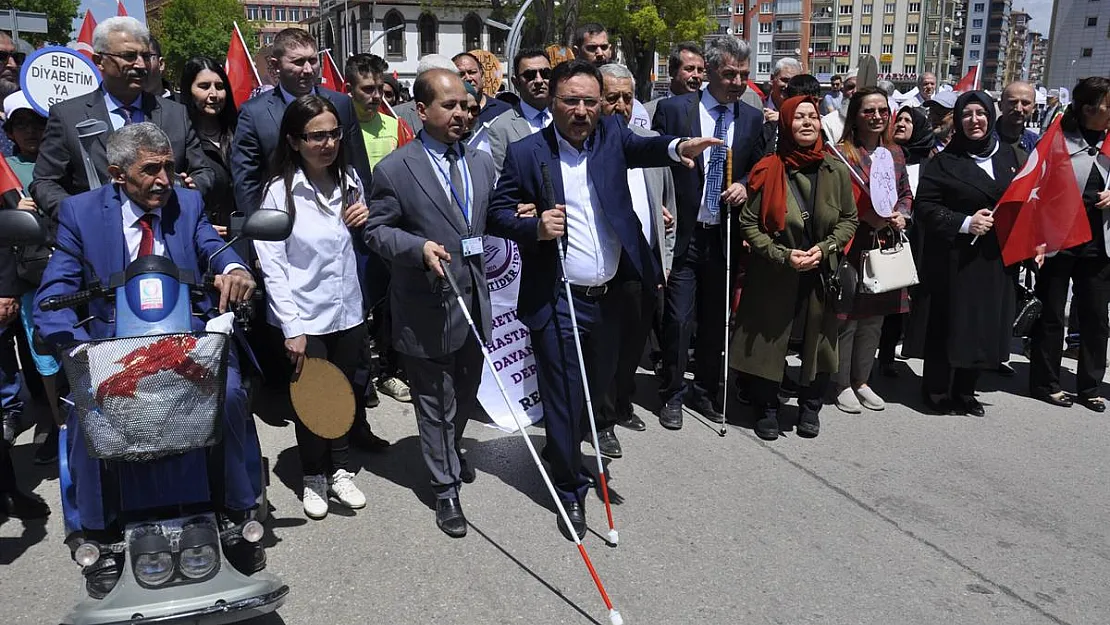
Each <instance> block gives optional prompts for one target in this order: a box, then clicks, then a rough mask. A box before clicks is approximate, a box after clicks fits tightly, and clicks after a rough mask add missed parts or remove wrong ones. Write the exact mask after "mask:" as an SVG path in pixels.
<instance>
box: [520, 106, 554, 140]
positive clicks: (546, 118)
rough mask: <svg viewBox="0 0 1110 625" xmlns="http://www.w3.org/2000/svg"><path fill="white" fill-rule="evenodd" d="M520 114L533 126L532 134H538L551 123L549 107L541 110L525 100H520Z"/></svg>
mask: <svg viewBox="0 0 1110 625" xmlns="http://www.w3.org/2000/svg"><path fill="white" fill-rule="evenodd" d="M520 114H521V115H523V116H524V119H526V120H528V125H529V126H531V127H532V134H536V133H537V132H539V131H541V130H543V129H544V128H547V127H548V126H550V125H551V111H549V110H547V109H543V110H542V111H541V110H540V109H537V108H533V107H532V105H530V104H528V103H527V102H525V101H524V100H521V101H520Z"/></svg>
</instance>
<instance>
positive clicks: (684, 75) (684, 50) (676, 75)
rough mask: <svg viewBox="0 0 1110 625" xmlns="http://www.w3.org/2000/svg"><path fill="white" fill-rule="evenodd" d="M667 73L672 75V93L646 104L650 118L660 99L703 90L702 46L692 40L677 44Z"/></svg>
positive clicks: (669, 60)
mask: <svg viewBox="0 0 1110 625" xmlns="http://www.w3.org/2000/svg"><path fill="white" fill-rule="evenodd" d="M667 73H668V74H670V77H671V85H670V93H668V94H667V95H665V96H663V97H661V98H656V99H654V100H652V101H651V102H648V103H646V104H644V110H646V111H647V116H648V119H651V118H652V117H654V116H655V107H657V106H658V105H659V101H660V100H663V99H665V98H668V97H670V96H675V95H685V94H687V93H694V92H695V91H701V83H702V81H704V80H705V53H704V52H702V49H701V46H699V45H698V44H696V43H694V42H692V41H684V42H682V43H680V44H678V45H676V46H675V47H674V49H673V50H671V56H670V58H669V59H667Z"/></svg>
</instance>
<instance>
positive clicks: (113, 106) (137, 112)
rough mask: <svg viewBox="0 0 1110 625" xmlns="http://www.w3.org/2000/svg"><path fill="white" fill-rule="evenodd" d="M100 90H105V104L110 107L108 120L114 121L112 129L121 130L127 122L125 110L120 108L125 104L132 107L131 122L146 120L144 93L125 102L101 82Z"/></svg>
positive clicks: (136, 122)
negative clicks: (127, 102) (118, 98)
mask: <svg viewBox="0 0 1110 625" xmlns="http://www.w3.org/2000/svg"><path fill="white" fill-rule="evenodd" d="M100 90H101V91H103V92H104V106H105V107H106V108H107V109H108V120H109V121H111V122H112V130H119V129H120V128H123V126H124V125H125V124H126V123H127V118H126V117H124V115H123V112H122V111H121V110H120V109H121V108H123V107H124V106H130V107H131V123H132V124H138V123H140V122H145V121H146V115H145V114H144V113H143V94H141V93H140V94H139V95H138V97H136V98H135V99H134V100H133V101H132V102H130V103H129V104H124V103H123V102H120V101H119V100H117V99H116V97H115V96H113V95H112V94H110V93H108V90H107V89H105V88H104V85H103V84H101V86H100Z"/></svg>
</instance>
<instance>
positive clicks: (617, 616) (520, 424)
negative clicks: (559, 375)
mask: <svg viewBox="0 0 1110 625" xmlns="http://www.w3.org/2000/svg"><path fill="white" fill-rule="evenodd" d="M439 267H440V269H442V270H443V275H444V276H446V277H447V283H448V284H450V285H451V291H452V292H453V293H454V294H455V301H456V302H457V303H458V304H459V309H460V310H462V314H463V317H465V318H466V323H467V325H469V326H470V331H471V332H472V333H473V334H474V338H475V340H477V341H478V345H479V347H481V349H482V358H484V359H485V361H486V366H487V367H489V372H490V375H492V376H493V381H494V382H496V383H497V389H498V390H499V391H501V398H502V399H504V400H505V407H506V408H508V409H509V414H511V415H512V416H513V421H514V422H515V423H516V427H517V430H518V431H519V432H520V435H521V437H522V438H523V439H524V444H525V445H526V446H527V447H528V454H529V455H531V456H532V462H534V463H535V464H536V468H537V469H539V470H540V476H541V477H542V478H543V483H544V485H546V486H547V492H548V493H549V494H550V495H551V499H552V500H553V501H554V502H555V507H556V508H558V509H559V517H560V518H561V519H562V520H563V523H564V524H565V525H566V527H567V529H568V530H570V535H571V537H573V539H574V544H575V545H577V546H578V553H579V554H581V556H582V560H583V561H584V562H585V563H586V568H587V569H588V570H589V571H590V577H592V578H593V580H594V584H595V585H597V590H598V592H600V593H601V599H602V600H603V601H604V602H605V607H606V608H608V609H609V622H610V623H612V625H622V624H623V623H624V619H623V618H621V613H620V612H619V611H618V610H617V609H616V608H615V607H613V602H612V601H611V600H610V599H609V594H608V593H606V592H605V586H603V585H602V584H601V578H600V577H598V575H597V571H596V570H594V565H593V563H592V562H591V561H590V556H589V555H588V554H587V553H586V546H585V545H583V544H582V541H581V539H579V538H578V532H575V531H574V526H573V525H571V523H570V517H569V516H568V515H567V509H566V507H565V506H564V505H563V501H562V500H561V499H559V494H558V493H557V492H555V485H554V484H552V483H551V477H550V476H549V475H548V474H547V470H546V469H544V468H543V463H542V462H540V455H539V454H538V453H536V447H535V446H534V445H533V444H532V439H531V438H529V437H528V431H527V429H526V428H527V426H526V425H525V423H524V421H523V420H522V419H521V418H520V415H519V414H517V411H516V407H515V406H513V402H512V400H511V399H509V393H508V391H506V390H505V384H504V383H503V382H502V381H501V376H500V375H499V374H498V373H497V367H495V366H494V364H493V358H492V357H491V356H490V354H489V349H488V348H487V347H486V343H485V341H484V340H482V335H481V333H480V332H478V326H477V325H475V324H474V318H473V317H471V316H470V309H469V308H468V307H467V305H466V301H465V300H463V296H462V291H461V290H460V289H459V284H458V283H457V282H455V276H453V275H451V268H450V267H448V266H447V263H445V262H444V261H443V260H440V261H439Z"/></svg>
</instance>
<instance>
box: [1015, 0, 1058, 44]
mask: <svg viewBox="0 0 1110 625" xmlns="http://www.w3.org/2000/svg"><path fill="white" fill-rule="evenodd" d="M1012 6H1013V8H1015V9H1019V10H1021V11H1025V12H1026V13H1028V14H1029V18H1030V22H1031V23H1030V26H1029V30H1030V31H1032V32H1037V33H1041V34H1042V35H1044V36H1045V37H1049V36H1050V35H1051V33H1049V30H1048V29H1049V28H1051V27H1052V0H1013V5H1012Z"/></svg>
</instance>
